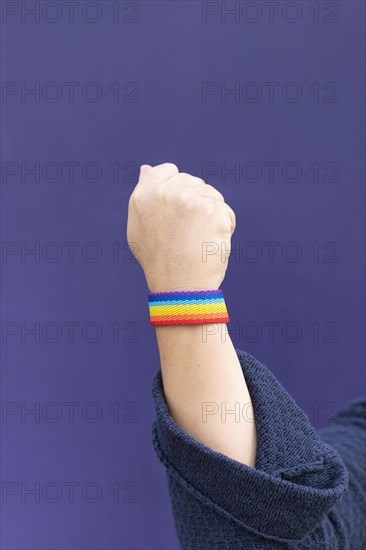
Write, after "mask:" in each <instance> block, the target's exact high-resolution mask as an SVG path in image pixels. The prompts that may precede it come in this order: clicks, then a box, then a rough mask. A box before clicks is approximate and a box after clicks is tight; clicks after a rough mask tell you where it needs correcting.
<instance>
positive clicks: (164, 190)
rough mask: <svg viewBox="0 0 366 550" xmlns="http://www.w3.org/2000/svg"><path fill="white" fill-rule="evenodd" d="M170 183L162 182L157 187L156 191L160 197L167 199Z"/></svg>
mask: <svg viewBox="0 0 366 550" xmlns="http://www.w3.org/2000/svg"><path fill="white" fill-rule="evenodd" d="M169 187H170V185H169V184H168V183H167V182H162V183H160V185H158V186H157V187H156V193H157V195H158V198H159V199H166V198H167V197H168V189H169Z"/></svg>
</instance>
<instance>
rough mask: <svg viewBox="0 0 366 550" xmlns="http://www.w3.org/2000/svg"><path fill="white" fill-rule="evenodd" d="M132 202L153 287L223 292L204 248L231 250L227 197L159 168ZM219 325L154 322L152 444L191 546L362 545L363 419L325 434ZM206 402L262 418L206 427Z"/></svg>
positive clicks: (342, 549) (133, 237)
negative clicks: (156, 355)
mask: <svg viewBox="0 0 366 550" xmlns="http://www.w3.org/2000/svg"><path fill="white" fill-rule="evenodd" d="M131 198H132V200H131V201H130V205H129V223H128V241H129V242H134V243H136V244H137V247H138V249H137V253H136V256H137V259H138V260H139V261H140V263H141V265H142V267H143V269H144V272H145V275H146V279H147V283H148V287H149V289H150V291H151V292H158V291H173V290H202V289H217V288H219V286H220V284H221V282H222V280H223V278H224V275H225V271H226V262H223V261H222V258H221V255H217V254H216V255H211V256H210V257H209V258H208V261H207V262H203V261H202V244H203V243H205V242H206V243H207V242H210V243H212V242H214V243H224V247H225V251H227V250H229V248H230V237H231V234H232V232H233V228H234V227H235V218H234V215H233V213H232V211H231V209H230V208H229V207H227V205H226V204H225V202H224V200H223V197H222V196H221V195H220V193H217V191H215V190H214V189H213V188H212V187H211V186H208V185H206V184H203V183H202V181H201V180H198V178H192V177H191V176H188V175H187V174H178V171H177V169H176V167H175V166H174V165H162V166H160V167H156V168H153V169H149V170H148V171H145V170H142V173H141V177H140V181H139V184H138V185H137V187H136V189H135V191H134V193H133V195H132V197H131ZM150 220H151V222H150ZM229 221H230V224H229ZM225 256H226V255H225ZM218 327H219V328H221V329H223V330H216V329H217V328H218ZM218 327H216V329H215V327H214V330H213V331H212V333H211V334H210V336H207V338H203V337H202V334H203V333H202V327H159V328H158V329H157V340H158V345H159V352H160V359H161V370H159V371H158V372H157V374H156V376H155V378H154V384H153V395H154V400H155V408H156V420H155V422H154V428H153V440H154V446H155V449H156V452H157V455H158V457H159V459H160V460H161V462H162V463H163V464H164V466H165V468H166V471H167V474H168V483H169V489H170V495H171V501H172V509H173V514H174V518H175V523H176V529H177V533H178V537H179V540H180V543H181V546H182V548H183V549H184V550H201V549H202V550H203V549H206V548H210V550H211V549H212V550H222V549H227V550H229V549H230V550H240V549H248V550H255V549H268V550H270V549H271V550H273V549H291V550H293V549H314V550H315V549H316V550H325V549H330V548H331V549H332V550H351V549H352V550H363V548H365V544H366V534H365V530H364V528H361V526H360V518H361V517H362V512H363V508H364V507H365V494H366V489H365V478H366V471H365V462H364V457H363V444H361V443H360V436H361V433H363V434H364V421H363V431H361V429H360V426H359V422H357V423H355V424H357V426H356V425H353V424H352V423H351V424H350V425H349V426H348V425H347V426H346V428H344V427H341V429H340V430H338V428H337V426H335V428H334V429H335V431H334V432H332V434H330V433H329V432H328V437H329V438H330V441H332V442H334V445H333V446H332V444H328V442H326V441H327V440H326V439H325V440H324V441H323V440H322V439H321V438H320V437H319V435H318V434H317V433H316V432H315V430H314V429H313V428H312V426H311V425H310V422H309V420H308V418H307V417H306V415H305V414H304V413H303V411H302V410H301V409H300V408H299V407H298V406H297V404H296V403H295V402H294V400H293V399H292V398H291V396H290V395H289V394H288V393H287V392H286V390H285V389H284V388H283V386H282V385H281V384H280V383H279V382H278V381H277V380H276V378H275V377H274V376H273V375H272V373H271V372H270V371H269V370H268V369H267V368H266V367H265V366H264V365H261V364H260V363H259V362H258V361H257V360H256V359H254V358H253V357H251V356H250V355H248V354H245V353H243V352H239V351H237V352H236V351H235V350H234V348H233V346H232V343H231V341H230V338H229V337H228V335H226V333H225V330H224V325H219V326H218ZM206 330H207V328H206ZM238 367H239V368H240V370H239V368H238ZM207 401H210V402H213V403H215V402H216V403H217V404H221V403H223V402H226V401H227V402H228V407H227V409H228V410H229V409H234V406H233V404H234V403H236V402H238V403H239V404H240V407H241V404H243V403H244V405H245V406H246V405H248V404H249V405H252V406H253V410H254V414H255V424H254V422H251V421H250V420H251V418H252V415H251V414H250V412H249V414H248V415H247V418H246V421H245V422H238V423H234V422H233V418H235V416H234V415H230V414H229V415H226V416H225V421H224V422H223V421H222V416H221V415H219V414H217V415H211V416H210V417H209V421H207V422H203V421H202V405H203V404H205V403H206V402H207ZM363 410H364V409H363ZM211 421H212V422H211ZM350 438H351V439H350ZM351 440H352V445H351V447H352V451H346V450H347V449H348V447H349V445H350V441H351ZM339 446H341V448H342V450H343V451H344V452H343V453H342V458H343V456H344V457H345V458H347V467H346V465H345V462H343V460H342V458H341V456H340V454H338V452H337V450H338V447H339ZM351 463H352V464H353V466H354V467H353V469H352V467H350V466H349V464H351ZM355 464H358V466H355ZM349 471H350V474H351V475H349ZM349 479H350V480H351V484H350V486H348V483H349Z"/></svg>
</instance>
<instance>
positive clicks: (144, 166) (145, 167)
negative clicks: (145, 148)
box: [140, 164, 152, 177]
mask: <svg viewBox="0 0 366 550" xmlns="http://www.w3.org/2000/svg"><path fill="white" fill-rule="evenodd" d="M150 168H152V166H150V164H141V166H140V177H141V176H143V175H144V174H145V173H146V172H147V171H148V170H150Z"/></svg>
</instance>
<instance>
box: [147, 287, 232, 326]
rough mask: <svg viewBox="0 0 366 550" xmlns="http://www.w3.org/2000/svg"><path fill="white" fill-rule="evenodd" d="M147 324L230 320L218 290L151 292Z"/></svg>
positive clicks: (205, 322) (203, 322) (224, 321)
mask: <svg viewBox="0 0 366 550" xmlns="http://www.w3.org/2000/svg"><path fill="white" fill-rule="evenodd" d="M149 309H150V323H151V325H153V326H164V325H205V324H211V323H228V322H229V321H230V318H229V315H228V312H227V309H226V304H225V299H224V294H223V292H222V290H194V291H189V292H184V291H182V292H180V291H178V292H155V293H153V294H149Z"/></svg>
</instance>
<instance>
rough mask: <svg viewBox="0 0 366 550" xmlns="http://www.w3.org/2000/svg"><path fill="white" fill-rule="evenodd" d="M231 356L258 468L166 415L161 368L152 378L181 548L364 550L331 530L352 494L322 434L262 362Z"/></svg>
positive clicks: (158, 442) (156, 430)
mask: <svg viewBox="0 0 366 550" xmlns="http://www.w3.org/2000/svg"><path fill="white" fill-rule="evenodd" d="M237 354H238V358H239V361H240V364H241V367H242V370H243V374H244V376H245V380H246V383H247V386H248V389H249V393H250V395H251V399H252V404H253V409H254V414H255V421H256V430H257V455H256V464H255V468H251V467H248V466H246V465H244V464H241V463H239V462H237V461H235V460H233V459H231V458H229V457H227V456H225V455H223V454H220V453H217V452H215V451H213V450H211V449H210V448H208V447H206V446H205V445H203V444H202V443H200V442H198V441H196V440H195V439H193V438H192V437H191V436H190V435H189V434H187V433H186V432H185V431H183V430H182V429H181V428H180V427H179V426H178V425H177V424H176V423H175V422H174V420H173V419H172V417H171V416H170V415H169V412H168V408H167V404H166V401H165V398H164V391H163V384H162V377H161V372H160V370H159V371H158V372H157V373H156V375H155V377H154V381H153V397H154V402H155V407H156V420H155V422H154V425H153V443H154V447H155V450H156V453H157V455H158V457H159V459H160V460H161V462H162V463H163V465H164V466H165V468H166V471H167V475H168V484H169V491H170V497H171V503H172V510H173V516H174V520H175V525H176V530H177V534H178V538H179V541H180V544H181V547H182V548H183V549H184V550H200V549H206V548H207V549H217V550H222V549H226V548H227V549H230V550H236V549H238V550H239V549H242V548H244V549H246V548H248V549H256V548H258V549H259V548H268V549H269V548H271V549H273V548H304V549H305V548H309V549H310V548H314V549H315V548H316V549H317V550H321V549H322V548H324V549H325V548H327V549H328V548H329V549H332V550H336V549H337V548H339V549H340V548H342V549H346V548H352V550H357V549H358V548H359V549H360V550H361V548H365V547H366V546H361V545H359V546H357V541H355V543H354V544H353V545H349V546H347V544H348V543H347V540H348V539H347V537H348V533H347V532H343V531H344V529H343V530H342V529H341V531H342V532H341V533H340V529H339V528H337V517H336V512H335V509H336V506H337V505H338V503H339V502H341V501H342V499H343V497H344V495H345V493H347V491H349V473H348V468H347V467H346V465H345V463H344V461H343V460H342V458H341V456H340V454H339V453H338V452H337V450H336V448H335V446H334V445H332V444H329V443H328V442H326V441H324V440H323V439H321V438H320V437H319V435H318V434H317V432H316V431H315V430H314V429H313V427H312V426H311V424H310V422H309V419H308V418H307V416H306V415H305V414H304V412H303V411H302V410H301V409H300V408H299V407H298V405H297V404H296V403H295V401H294V400H293V399H292V397H291V396H290V395H289V394H288V392H287V391H286V390H285V388H284V387H283V386H282V385H281V384H280V382H279V381H278V380H277V379H276V378H275V376H274V375H273V374H272V373H271V372H270V371H269V370H268V369H267V368H266V367H265V366H264V365H262V364H261V363H260V362H259V361H257V360H256V359H255V358H254V357H252V356H251V355H249V354H247V353H244V352H241V351H237ZM336 427H337V424H334V425H333V429H335V428H336ZM360 460H362V459H361V457H360ZM363 475H364V476H365V471H364V470H363ZM342 513H345V512H344V510H343V511H342ZM340 520H341V518H340ZM349 521H350V522H351V523H352V520H351V519H350V520H349ZM345 525H346V526H347V525H348V523H347V522H346V523H345ZM338 527H339V526H338ZM341 539H342V542H341ZM345 541H346V544H345ZM363 542H364V543H365V542H366V541H363Z"/></svg>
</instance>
